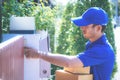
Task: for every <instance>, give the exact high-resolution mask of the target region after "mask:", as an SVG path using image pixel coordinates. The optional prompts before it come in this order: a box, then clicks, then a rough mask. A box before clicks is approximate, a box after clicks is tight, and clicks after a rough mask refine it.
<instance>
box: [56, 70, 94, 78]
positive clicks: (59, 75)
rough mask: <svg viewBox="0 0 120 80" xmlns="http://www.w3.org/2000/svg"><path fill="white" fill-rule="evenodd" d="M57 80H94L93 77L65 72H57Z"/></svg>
mask: <svg viewBox="0 0 120 80" xmlns="http://www.w3.org/2000/svg"><path fill="white" fill-rule="evenodd" d="M55 80H93V75H92V74H86V75H78V74H73V73H70V72H66V71H64V70H56V75H55Z"/></svg>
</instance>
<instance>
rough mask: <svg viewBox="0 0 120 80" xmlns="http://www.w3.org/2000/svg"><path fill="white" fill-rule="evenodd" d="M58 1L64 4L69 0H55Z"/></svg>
mask: <svg viewBox="0 0 120 80" xmlns="http://www.w3.org/2000/svg"><path fill="white" fill-rule="evenodd" d="M55 1H56V2H57V3H61V4H62V5H66V4H67V2H68V1H69V0H55Z"/></svg>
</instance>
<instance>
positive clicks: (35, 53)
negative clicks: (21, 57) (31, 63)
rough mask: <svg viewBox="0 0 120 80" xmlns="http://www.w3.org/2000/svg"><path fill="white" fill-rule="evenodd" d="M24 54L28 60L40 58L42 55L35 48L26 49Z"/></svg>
mask: <svg viewBox="0 0 120 80" xmlns="http://www.w3.org/2000/svg"><path fill="white" fill-rule="evenodd" d="M24 54H25V56H26V57H27V58H40V54H39V53H38V51H37V50H35V49H33V48H28V47H24Z"/></svg>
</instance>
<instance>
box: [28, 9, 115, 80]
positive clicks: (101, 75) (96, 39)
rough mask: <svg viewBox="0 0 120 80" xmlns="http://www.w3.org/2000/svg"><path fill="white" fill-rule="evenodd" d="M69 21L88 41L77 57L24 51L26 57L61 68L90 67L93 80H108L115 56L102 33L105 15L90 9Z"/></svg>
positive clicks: (102, 12)
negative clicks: (44, 61)
mask: <svg viewBox="0 0 120 80" xmlns="http://www.w3.org/2000/svg"><path fill="white" fill-rule="evenodd" d="M71 21H72V22H73V23H74V24H75V25H76V26H78V27H80V29H81V30H82V33H83V36H84V37H85V38H87V39H89V41H88V42H87V43H86V49H85V51H83V52H82V53H79V54H78V55H77V56H67V55H61V54H46V53H44V52H40V51H36V50H33V49H26V56H27V57H33V58H42V59H44V60H46V61H48V62H50V63H52V64H55V65H58V66H62V67H85V66H90V67H91V68H90V73H91V74H93V76H94V80H110V78H111V74H112V70H113V66H114V60H115V56H114V52H113V49H112V46H111V45H110V44H109V42H108V40H107V38H106V35H105V33H104V29H105V27H106V25H107V23H108V15H107V13H106V12H105V11H104V10H103V9H101V8H99V7H91V8H89V9H88V10H86V11H85V12H84V13H83V15H82V16H80V17H77V18H73V19H71ZM38 53H41V54H38Z"/></svg>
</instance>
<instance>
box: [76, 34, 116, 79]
mask: <svg viewBox="0 0 120 80" xmlns="http://www.w3.org/2000/svg"><path fill="white" fill-rule="evenodd" d="M77 57H78V58H79V59H80V60H81V61H82V62H83V64H84V66H85V67H86V66H90V73H91V74H93V80H110V78H111V75H112V70H113V67H114V61H115V56H114V51H113V48H112V46H111V45H110V43H109V42H108V40H107V38H106V35H105V34H103V35H102V36H101V37H100V38H99V39H98V40H96V41H94V42H92V43H91V42H90V41H88V42H87V44H86V49H85V51H84V52H82V53H79V54H78V56H77Z"/></svg>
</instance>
